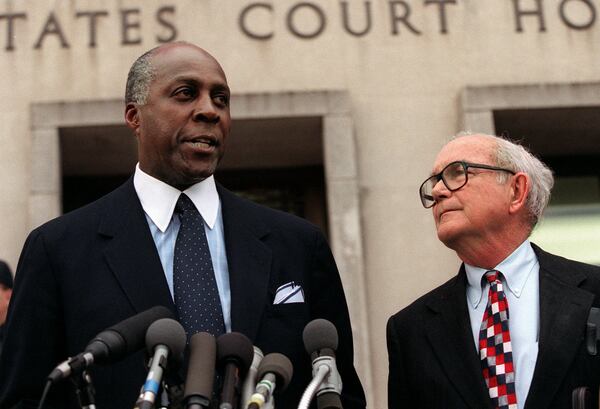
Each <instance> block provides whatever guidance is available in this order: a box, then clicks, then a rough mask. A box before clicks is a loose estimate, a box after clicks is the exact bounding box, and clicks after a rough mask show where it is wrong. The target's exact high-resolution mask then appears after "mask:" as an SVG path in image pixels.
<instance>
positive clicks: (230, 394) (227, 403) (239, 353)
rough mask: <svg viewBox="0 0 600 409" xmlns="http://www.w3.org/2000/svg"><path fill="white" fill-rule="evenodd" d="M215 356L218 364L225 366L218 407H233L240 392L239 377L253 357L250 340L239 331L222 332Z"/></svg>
mask: <svg viewBox="0 0 600 409" xmlns="http://www.w3.org/2000/svg"><path fill="white" fill-rule="evenodd" d="M217 356H218V362H219V366H220V367H224V368H225V374H224V376H223V389H222V391H221V403H220V405H219V409H234V408H236V407H237V397H238V396H239V394H240V379H242V378H243V377H244V375H245V374H246V372H247V371H248V368H249V367H250V364H251V363H252V358H253V357H254V348H253V346H252V341H250V340H249V339H248V338H247V337H246V336H245V335H244V334H240V333H239V332H229V333H227V334H223V335H221V336H220V337H219V338H217Z"/></svg>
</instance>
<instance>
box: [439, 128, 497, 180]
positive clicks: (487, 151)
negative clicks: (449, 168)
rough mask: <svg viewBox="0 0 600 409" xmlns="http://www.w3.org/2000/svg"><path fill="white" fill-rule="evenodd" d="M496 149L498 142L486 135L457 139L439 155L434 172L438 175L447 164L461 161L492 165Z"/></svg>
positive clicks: (447, 145)
mask: <svg viewBox="0 0 600 409" xmlns="http://www.w3.org/2000/svg"><path fill="white" fill-rule="evenodd" d="M495 148H496V141H494V140H493V139H492V138H489V137H486V136H484V135H481V136H479V135H476V136H463V137H460V138H457V139H455V140H453V141H451V142H449V143H447V144H446V145H445V146H444V147H443V148H442V150H441V151H440V153H439V154H438V155H437V157H436V159H435V163H434V167H433V172H434V173H437V172H439V171H441V170H442V169H443V168H444V166H446V165H447V164H449V163H451V162H454V161H459V160H464V161H466V162H474V163H482V164H490V165H491V164H493V163H491V161H492V156H493V153H494V151H495Z"/></svg>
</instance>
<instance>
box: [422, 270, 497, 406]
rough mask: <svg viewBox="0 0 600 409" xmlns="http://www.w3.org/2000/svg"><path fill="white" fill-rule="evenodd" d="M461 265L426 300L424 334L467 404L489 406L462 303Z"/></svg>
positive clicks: (465, 311)
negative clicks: (439, 291)
mask: <svg viewBox="0 0 600 409" xmlns="http://www.w3.org/2000/svg"><path fill="white" fill-rule="evenodd" d="M465 297H466V276H465V272H464V266H463V267H461V270H460V272H459V274H458V276H457V277H456V278H455V279H454V281H453V282H452V283H450V284H449V286H448V287H446V288H444V291H443V292H442V294H441V295H440V297H439V298H437V299H435V300H434V301H433V302H431V303H430V304H429V308H430V309H431V310H432V312H433V316H432V317H431V318H430V320H429V322H428V323H427V324H426V328H427V337H428V339H429V342H430V343H431V345H432V347H433V350H434V353H435V355H436V357H437V358H438V360H439V361H440V363H441V366H442V368H443V370H444V371H445V373H446V376H447V377H448V379H449V381H450V382H451V383H452V384H453V385H454V387H455V388H456V389H457V391H458V392H459V393H460V395H461V396H462V397H463V399H464V401H465V402H466V403H467V405H468V406H469V407H470V408H473V409H482V408H488V407H491V406H490V405H491V404H490V399H489V395H488V392H487V388H486V386H485V381H484V379H483V375H482V373H481V365H480V363H479V357H478V355H477V351H476V349H475V343H474V340H473V335H472V332H471V324H470V320H469V313H468V311H467V305H466V299H465Z"/></svg>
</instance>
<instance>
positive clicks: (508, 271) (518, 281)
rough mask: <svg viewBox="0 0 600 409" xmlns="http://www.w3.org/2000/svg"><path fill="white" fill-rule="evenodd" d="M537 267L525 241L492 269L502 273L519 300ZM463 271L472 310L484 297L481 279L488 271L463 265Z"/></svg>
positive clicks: (528, 243)
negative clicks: (467, 283)
mask: <svg viewBox="0 0 600 409" xmlns="http://www.w3.org/2000/svg"><path fill="white" fill-rule="evenodd" d="M537 265H538V260H537V257H536V255H535V252H534V251H533V248H532V247H531V243H530V242H529V240H525V241H524V242H523V243H521V245H520V246H519V247H517V249H516V250H515V251H513V252H512V253H511V254H510V255H509V256H508V257H506V258H505V259H504V260H502V261H501V262H500V264H498V265H497V266H496V267H494V270H498V271H500V272H501V273H502V275H503V276H504V280H505V281H506V285H507V287H508V289H509V291H510V292H511V293H512V294H514V296H515V297H517V298H519V297H521V294H522V293H523V287H525V284H526V283H527V279H528V278H529V277H530V276H531V272H532V271H533V270H534V268H535V267H536V266H537ZM465 271H466V273H467V280H468V282H469V285H468V287H467V299H468V300H469V302H470V303H471V305H472V306H473V308H477V306H478V305H479V303H480V302H481V300H482V299H483V295H484V294H483V289H484V287H485V286H483V285H482V279H483V276H484V274H485V273H486V272H488V271H489V270H487V269H485V268H481V267H477V266H472V265H469V264H466V263H465Z"/></svg>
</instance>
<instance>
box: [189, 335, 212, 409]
mask: <svg viewBox="0 0 600 409" xmlns="http://www.w3.org/2000/svg"><path fill="white" fill-rule="evenodd" d="M216 361H217V341H216V340H215V337H214V336H212V335H211V334H209V333H208V332H199V333H197V334H194V335H192V338H191V339H190V359H189V365H188V371H187V378H186V380H185V390H184V395H183V402H184V403H185V405H184V407H185V408H186V409H205V408H209V407H210V401H211V398H212V392H213V383H214V380H215V364H216Z"/></svg>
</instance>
